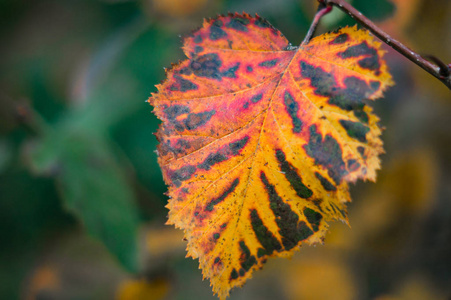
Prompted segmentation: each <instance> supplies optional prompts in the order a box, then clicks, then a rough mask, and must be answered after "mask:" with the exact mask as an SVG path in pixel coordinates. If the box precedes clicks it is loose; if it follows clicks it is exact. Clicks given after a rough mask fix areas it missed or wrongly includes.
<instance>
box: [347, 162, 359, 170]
mask: <svg viewBox="0 0 451 300" xmlns="http://www.w3.org/2000/svg"><path fill="white" fill-rule="evenodd" d="M347 165H348V170H349V171H351V172H353V171H355V170H357V169H358V168H360V164H359V163H358V162H357V161H356V160H355V159H350V160H348V162H347Z"/></svg>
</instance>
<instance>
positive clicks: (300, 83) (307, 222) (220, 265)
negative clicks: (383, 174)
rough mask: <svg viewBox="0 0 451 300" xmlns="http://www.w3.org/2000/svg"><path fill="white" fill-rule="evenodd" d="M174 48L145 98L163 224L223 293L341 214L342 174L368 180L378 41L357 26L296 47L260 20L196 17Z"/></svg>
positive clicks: (381, 85)
mask: <svg viewBox="0 0 451 300" xmlns="http://www.w3.org/2000/svg"><path fill="white" fill-rule="evenodd" d="M183 50H184V52H185V54H186V56H187V57H188V59H186V60H184V61H183V62H181V63H179V64H178V65H176V66H174V67H173V68H172V69H171V70H169V71H168V72H167V77H168V79H167V80H166V81H165V82H163V83H162V84H160V85H158V86H157V88H158V92H157V93H155V94H153V95H152V97H151V98H150V99H149V103H150V104H151V105H153V106H154V113H155V114H156V115H157V116H158V117H159V118H160V119H161V120H162V121H163V123H162V125H161V126H160V128H159V130H158V132H157V138H158V140H159V141H160V145H159V147H158V161H159V164H160V166H161V169H162V172H163V177H164V180H165V182H166V183H167V185H168V186H169V196H170V198H171V199H170V200H169V203H168V205H167V207H168V208H169V220H168V224H174V225H175V226H177V227H179V228H181V229H183V230H184V232H185V237H186V239H187V240H188V248H187V250H188V255H189V256H191V257H193V258H199V262H200V267H201V268H202V270H203V275H204V277H206V278H210V280H211V284H212V286H213V291H214V292H215V293H216V294H218V295H219V297H220V298H221V299H223V298H225V297H227V295H228V294H229V291H230V289H231V288H233V287H235V286H241V285H242V284H243V283H244V282H245V281H246V280H247V279H248V278H250V277H251V274H252V272H253V271H254V270H255V269H259V268H261V267H262V266H263V264H264V263H265V262H266V260H267V258H268V257H276V256H290V255H292V253H293V250H295V249H298V248H299V247H298V246H300V245H302V244H304V243H307V244H313V243H321V242H322V240H323V238H324V235H325V233H326V230H327V226H328V225H327V221H332V220H342V221H344V222H347V216H346V205H345V204H346V202H349V201H350V197H349V191H348V182H354V181H356V180H357V179H364V180H365V179H369V180H375V178H376V173H375V172H376V170H377V169H379V158H378V155H379V154H380V153H382V152H383V149H382V141H381V140H380V138H379V136H380V134H381V130H380V128H379V127H378V125H377V122H378V121H379V119H378V118H377V117H376V116H375V115H374V114H373V112H372V108H371V107H370V106H368V100H374V99H376V98H379V97H381V96H382V93H383V91H384V90H385V89H386V88H387V87H388V86H389V85H391V84H392V81H391V76H390V74H389V73H388V71H387V66H386V64H385V62H384V61H383V59H382V56H383V54H384V51H383V50H381V49H380V43H378V42H376V41H374V40H373V37H372V36H371V35H370V34H369V33H368V32H366V31H363V30H357V28H356V27H353V28H343V29H341V30H339V31H337V32H334V33H328V34H324V35H322V36H319V37H316V38H314V39H312V41H311V42H310V43H308V44H307V45H301V46H300V47H298V48H295V47H292V46H291V45H290V44H289V42H288V41H287V40H286V38H285V37H284V36H283V35H282V34H281V33H280V32H279V31H278V30H277V29H275V28H273V27H272V26H271V25H270V24H269V23H268V22H267V21H266V20H264V19H262V18H260V17H258V16H256V17H251V16H249V15H247V14H244V15H239V14H233V15H228V16H222V17H219V18H217V19H213V20H207V21H205V22H204V24H203V27H202V28H201V29H199V30H197V31H196V32H194V33H193V34H192V35H191V36H189V37H187V38H185V40H184V46H183Z"/></svg>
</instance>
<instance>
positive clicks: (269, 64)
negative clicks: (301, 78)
mask: <svg viewBox="0 0 451 300" xmlns="http://www.w3.org/2000/svg"><path fill="white" fill-rule="evenodd" d="M278 61H279V60H278V59H277V58H275V59H270V60H265V61H262V62H261V63H259V64H258V65H259V66H260V67H265V68H272V67H274V66H275V65H276V64H277V62H278Z"/></svg>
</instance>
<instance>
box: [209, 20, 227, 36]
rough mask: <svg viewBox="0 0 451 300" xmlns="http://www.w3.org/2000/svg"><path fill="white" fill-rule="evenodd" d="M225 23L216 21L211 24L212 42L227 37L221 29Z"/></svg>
mask: <svg viewBox="0 0 451 300" xmlns="http://www.w3.org/2000/svg"><path fill="white" fill-rule="evenodd" d="M222 25H223V23H222V21H221V20H216V21H215V22H213V24H211V26H210V40H212V41H216V40H219V39H221V38H223V37H226V36H227V33H226V32H225V31H224V30H222V29H221V28H220V27H222Z"/></svg>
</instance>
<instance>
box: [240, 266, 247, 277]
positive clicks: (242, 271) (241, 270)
mask: <svg viewBox="0 0 451 300" xmlns="http://www.w3.org/2000/svg"><path fill="white" fill-rule="evenodd" d="M239 274H240V276H244V274H246V270H244V269H243V268H241V269H240V271H239Z"/></svg>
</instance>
